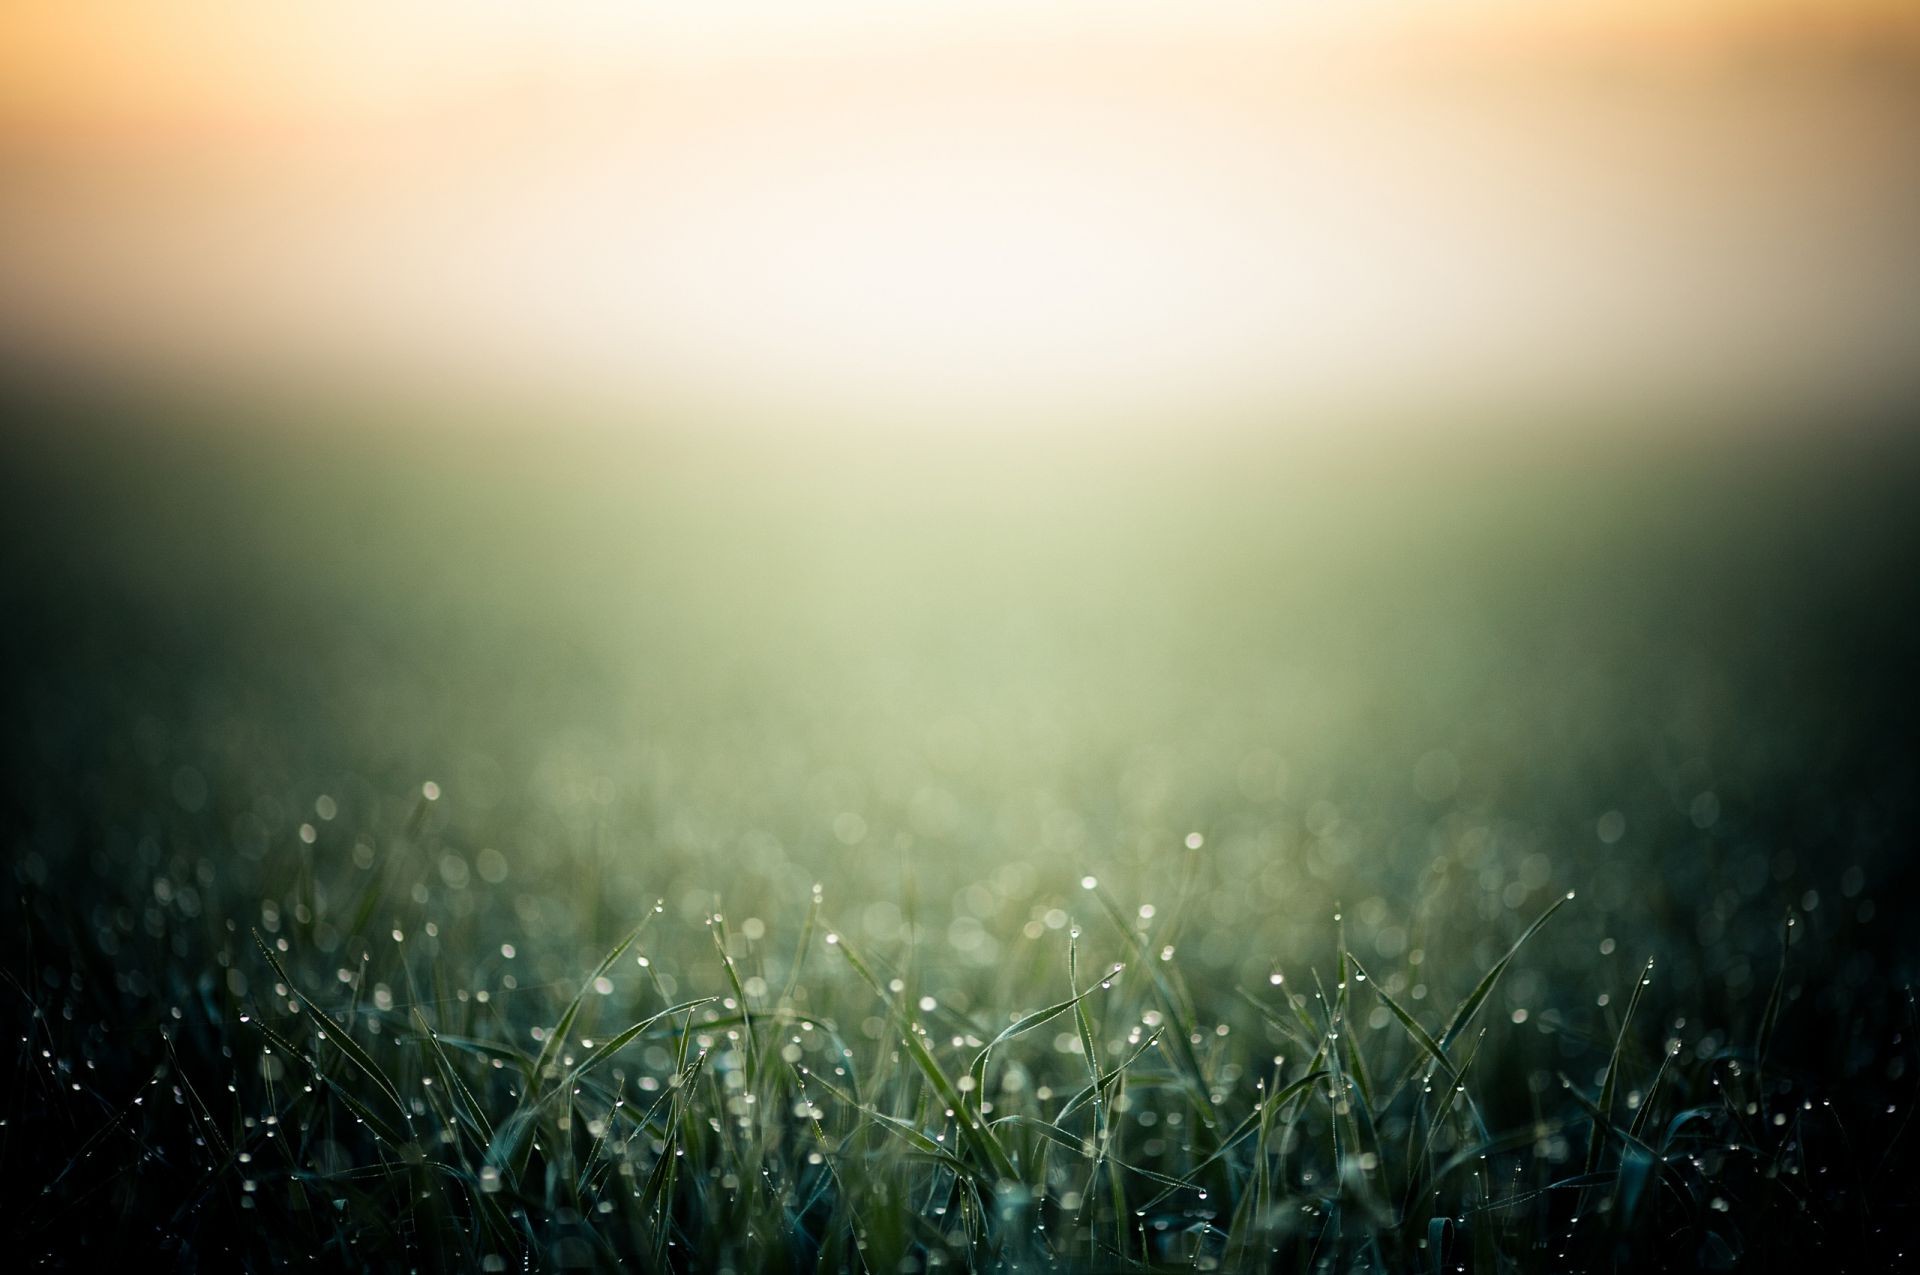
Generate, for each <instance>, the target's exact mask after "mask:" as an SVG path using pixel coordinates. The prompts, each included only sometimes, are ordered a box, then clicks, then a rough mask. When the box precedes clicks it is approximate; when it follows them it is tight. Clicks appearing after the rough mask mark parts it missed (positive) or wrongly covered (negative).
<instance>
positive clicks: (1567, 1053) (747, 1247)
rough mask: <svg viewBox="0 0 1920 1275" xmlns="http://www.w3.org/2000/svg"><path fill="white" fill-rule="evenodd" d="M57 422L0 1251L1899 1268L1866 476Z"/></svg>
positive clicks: (2, 947) (51, 439)
mask: <svg viewBox="0 0 1920 1275" xmlns="http://www.w3.org/2000/svg"><path fill="white" fill-rule="evenodd" d="M86 424H88V425H89V428H87V429H78V428H76V429H75V430H74V431H73V432H72V433H71V434H70V435H62V436H60V437H55V432H54V431H51V430H49V431H47V432H44V433H43V434H41V435H38V436H29V435H22V436H20V437H18V438H9V439H8V440H7V448H8V455H7V459H8V462H9V463H8V464H7V465H5V466H0V478H4V479H5V485H4V488H3V489H0V520H3V521H0V531H4V532H5V534H4V535H3V536H0V614H4V615H5V617H6V622H5V623H4V624H0V667H3V668H4V670H5V676H4V678H0V694H4V697H5V698H4V703H0V708H4V710H5V720H6V721H7V722H8V723H9V729H8V731H7V734H6V739H5V750H6V751H5V754H4V757H0V762H4V765H0V776H3V778H0V836H4V838H5V844H6V846H7V849H8V856H7V860H6V873H7V884H8V887H9V888H8V890H7V891H6V892H5V897H4V898H0V973H4V987H3V988H0V1004H4V1010H0V1017H4V1021H5V1022H6V1024H7V1026H8V1028H9V1029H10V1030H11V1032H12V1035H11V1037H10V1039H11V1040H12V1041H13V1042H14V1055H13V1058H12V1077H11V1081H10V1084H9V1086H8V1088H7V1090H6V1095H5V1099H4V1104H3V1105H0V1117H3V1118H4V1122H5V1123H4V1125H0V1178H3V1179H4V1182H3V1183H0V1185H4V1190H0V1229H3V1230H4V1233H5V1235H6V1237H7V1243H8V1247H7V1249H6V1252H7V1253H8V1254H9V1256H10V1258H11V1260H12V1262H13V1264H15V1265H18V1266H20V1267H21V1268H23V1269H25V1268H34V1267H42V1266H44V1267H54V1268H84V1267H93V1266H97V1265H99V1264H101V1263H103V1262H110V1261H114V1260H129V1261H132V1262H133V1263H134V1264H136V1265H138V1266H140V1267H141V1268H147V1267H157V1268H169V1269H170V1268H181V1269H231V1268H236V1267H237V1268H246V1269H279V1268H283V1267H284V1268H296V1267H313V1266H318V1267H321V1268H336V1267H351V1268H362V1267H365V1268H374V1269H392V1270H463V1271H464V1270H474V1269H489V1268H497V1269H506V1270H532V1269H538V1270H545V1269H561V1268H570V1267H574V1266H587V1267H596V1266H598V1267H611V1266H615V1265H624V1266H627V1267H633V1268H639V1269H649V1270H669V1269H670V1270H675V1271H694V1270H700V1271H717V1270H728V1269H730V1270H735V1271H741V1272H745V1271H754V1270H794V1271H821V1270H834V1271H838V1270H856V1271H873V1272H883V1271H884V1272H900V1271H926V1270H932V1269H936V1268H938V1269H947V1270H982V1271H985V1270H995V1271H998V1270H1010V1269H1015V1268H1018V1269H1024V1270H1034V1269H1058V1270H1146V1269H1153V1270H1171V1269H1183V1270H1192V1269H1221V1270H1229V1269H1232V1270H1240V1269H1273V1270H1289V1271H1295V1270H1297V1271H1320V1270H1329V1271H1345V1270H1352V1269H1365V1270H1376V1271H1412V1270H1418V1271H1457V1270H1472V1271H1496V1270H1517V1271H1531V1270H1556V1271H1559V1270H1617V1269H1638V1268H1642V1267H1647V1268H1654V1269H1660V1268H1670V1269H1688V1270H1691V1269H1696V1268H1699V1267H1701V1266H1709V1267H1712V1266H1733V1265H1742V1266H1761V1267H1767V1266H1777V1267H1782V1268H1786V1267H1793V1268H1812V1269H1840V1268H1849V1269H1863V1268H1874V1267H1888V1266H1898V1265H1899V1264H1900V1262H1901V1258H1902V1255H1903V1254H1904V1253H1905V1252H1906V1251H1907V1250H1908V1249H1909V1248H1910V1247H1911V1238H1912V1235H1913V1232H1914V1226H1915V1221H1916V1218H1915V1212H1914V1209H1915V1204H1916V1200H1915V1195H1916V1192H1915V1189H1914V1185H1913V1184H1914V1183H1915V1182H1916V1181H1920V1171H1917V1170H1920V1165H1916V1162H1915V1153H1914V1150H1913V1146H1914V1142H1913V1135H1912V1134H1911V1132H1910V1130H1909V1120H1910V1117H1911V1113H1912V1111H1913V1107H1914V1098H1915V1084H1916V1080H1920V1060H1917V1059H1916V1058H1915V1041H1916V1039H1917V1038H1920V1036H1917V1033H1920V1023H1917V1022H1916V1013H1915V1005H1914V1002H1913V998H1912V995H1911V993H1910V991H1909V988H1910V986H1911V982H1912V978H1913V973H1914V969H1915V962H1916V956H1917V955H1920V952H1917V951H1916V947H1915V944H1914V940H1913V938H1912V937H1911V931H1912V927H1911V925H1909V924H1908V920H1909V918H1910V917H1911V915H1912V912H1911V908H1912V903H1911V899H1912V889H1913V881H1912V875H1911V873H1912V869H1911V866H1910V863H1909V860H1910V858H1911V856H1910V854H1909V853H1908V849H1909V847H1910V846H1911V844H1912V841H1913V836H1914V834H1915V832H1916V831H1920V793H1917V792H1916V790H1915V787H1914V785H1913V784H1912V782H1911V778H1912V774H1913V773H1914V766H1915V764H1916V758H1915V753H1914V748H1913V743H1912V736H1911V729H1910V722H1909V715H1910V708H1909V705H1910V704H1911V703H1913V702H1915V700H1916V692H1917V691H1920V688H1916V686H1915V683H1916V680H1920V679H1916V677H1915V673H1914V670H1915V668H1916V667H1920V665H1916V663H1915V662H1914V660H1913V659H1912V655H1913V653H1914V652H1915V651H1916V650H1920V606H1913V605H1909V604H1910V603H1911V602H1913V601H1914V600H1915V599H1914V596H1913V595H1914V594H1915V591H1916V584H1915V582H1916V581H1920V535H1917V534H1915V520H1914V518H1913V516H1912V514H1911V510H1912V509H1913V508H1914V507H1915V503H1914V501H1913V499H1912V497H1913V495H1914V493H1916V492H1920V466H1916V465H1915V464H1914V463H1913V457H1912V455H1911V449H1907V448H1904V447H1892V446H1876V447H1873V448H1868V449H1864V450H1862V451H1860V452H1858V453H1857V454H1847V455H1841V454H1839V450H1837V449H1835V450H1831V451H1822V452H1821V453H1820V454H1819V455H1818V456H1814V455H1811V454H1810V453H1809V452H1807V451H1805V450H1793V449H1791V448H1787V447H1786V446H1785V445H1784V444H1782V445H1780V446H1781V449H1782V450H1780V451H1779V452H1777V453H1775V454H1769V455H1758V454H1755V453H1753V452H1752V451H1751V450H1741V451H1739V453H1738V455H1735V454H1734V452H1733V451H1732V450H1730V449H1727V448H1722V447H1706V446H1704V445H1703V446H1702V447H1701V448H1700V449H1699V450H1698V451H1696V452H1682V451H1677V450H1676V451H1673V452H1669V453H1661V454H1657V455H1655V454H1641V453H1637V452H1635V453H1632V454H1627V453H1604V452H1596V453H1595V454H1593V455H1588V456H1575V455H1571V454H1570V455H1565V456H1562V455H1560V454H1558V453H1554V454H1550V455H1540V454H1535V455H1531V456H1521V457H1518V458H1515V457H1504V458H1502V457H1501V456H1499V455H1498V454H1497V452H1496V451H1485V452H1479V453H1473V454H1466V455H1459V456H1453V455H1448V456H1446V457H1439V456H1437V455H1426V456H1397V457H1392V458H1387V459H1385V460H1378V463H1375V459H1377V458H1375V459H1369V460H1367V461H1366V462H1365V463H1362V462H1359V461H1356V460H1355V459H1354V458H1353V457H1350V456H1349V457H1345V458H1342V457H1341V456H1338V455H1334V456H1323V457H1319V458H1317V459H1315V458H1312V457H1303V456H1302V455H1299V454H1295V453H1289V452H1287V451H1286V450H1285V449H1278V450H1272V449H1269V450H1264V451H1263V450H1261V449H1258V448H1251V449H1243V450H1242V451H1240V452H1237V453H1233V454H1226V455H1220V454H1214V453H1212V452H1206V451H1205V449H1197V448H1196V449H1193V450H1191V451H1186V450H1182V451H1178V452H1170V453H1167V454H1160V453H1152V454H1147V453H1141V454H1134V453H1126V452H1124V450H1122V451H1119V452H1116V453H1115V454H1106V453H1102V454H1100V455H1090V454H1087V453H1084V452H1082V451H1079V450H1076V449H1071V448H1067V449H1061V451H1060V452H1059V454H1044V455H1040V456H1038V457H1037V458H1036V457H1035V456H1033V455H1029V454H1027V453H1020V454H1019V455H1017V456H1010V455H1008V454H1003V453H998V452H995V453H991V454H988V453H985V452H983V453H979V454H976V453H974V452H971V451H969V450H968V449H967V447H966V446H964V445H963V444H958V443H956V444H953V445H951V446H950V448H949V449H948V452H947V453H944V454H940V455H935V456H932V457H931V458H929V457H927V456H923V455H921V454H920V453H919V452H916V451H912V450H911V449H908V450H906V451H902V452H899V453H888V452H887V451H886V450H885V449H884V448H881V449H879V450H878V452H873V451H870V450H863V449H862V448H859V447H854V446H852V445H851V444H848V445H846V446H845V447H843V448H841V449H840V450H837V451H836V450H833V449H832V448H827V447H825V445H824V444H823V445H822V446H821V450H819V451H812V450H809V449H807V448H805V447H801V446H799V445H797V444H779V445H775V444H772V443H769V444H768V445H767V447H766V448H765V449H763V452H764V454H763V452H762V451H756V450H755V449H736V450H729V448H728V447H726V446H723V445H720V444H696V443H694V442H690V441H687V440H684V439H683V440H680V442H678V443H673V444H672V445H670V442H671V440H668V441H662V440H658V439H656V440H653V441H650V442H647V443H645V444H644V445H642V444H638V443H636V444H633V446H632V449H631V450H629V451H619V450H617V449H616V450H613V451H609V452H605V453H603V452H601V451H596V450H593V449H589V448H585V447H584V446H583V451H585V452H587V453H588V454H586V455H585V456H577V455H569V454H566V453H565V452H564V450H563V449H556V452H555V454H548V452H547V451H546V450H545V449H544V445H535V444H531V443H527V442H524V441H522V442H520V443H517V444H513V445H512V446H508V445H507V444H505V443H500V442H499V441H498V440H491V441H489V442H487V443H486V445H485V446H482V445H481V444H480V443H472V444H471V445H466V446H453V445H452V444H451V443H450V442H448V441H446V440H441V441H439V442H435V443H431V444H429V443H427V442H414V441H407V440H402V441H399V442H380V441H376V440H374V439H373V438H371V437H370V436H364V435H361V436H345V437H341V438H326V437H300V438H290V439H283V440H280V441H278V442H275V443H271V444H268V443H264V442H262V441H260V438H259V436H258V435H257V434H249V435H242V436H237V437H225V436H220V435H218V434H216V433H214V432H210V431H200V430H180V431H177V432H175V433H172V434H164V433H162V434H137V433H136V434H114V433H112V432H111V431H110V430H107V429H106V427H103V426H100V423H99V422H97V421H95V422H87V423H86ZM103 430H104V431H105V432H103ZM409 437H410V438H416V437H418V436H409ZM487 447H499V448H502V449H503V451H502V454H499V455H492V456H489V455H487V454H485V453H486V449H487ZM1629 451H1630V452H1631V449H1629ZM1389 461H1390V462H1391V463H1389Z"/></svg>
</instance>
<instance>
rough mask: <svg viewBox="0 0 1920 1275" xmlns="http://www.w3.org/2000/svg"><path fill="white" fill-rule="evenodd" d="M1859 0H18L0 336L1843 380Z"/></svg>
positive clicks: (1059, 378) (1861, 90)
mask: <svg viewBox="0 0 1920 1275" xmlns="http://www.w3.org/2000/svg"><path fill="white" fill-rule="evenodd" d="M1916 12H1920V11H1916V10H1915V9H1914V7H1913V6H1911V5H1908V4H1903V3H1899V2H1897V0H1748V2H1746V3H1740V2H1738V0H1612V2H1603V0H1566V2H1565V3H1557V4H1553V5H1540V4H1528V3H1522V2H1521V0H1406V2H1403V3H1387V2H1386V0H1356V2H1352V3H1339V4H1335V3H1330V2H1329V3H1312V2H1308V0H1294V2H1292V3H1266V4H1239V3H1205V2H1203V3H1197V4H1183V5H1177V6H1176V5H1153V4H1144V3H1125V2H1123V3H1102V4H1080V3H1052V4H1023V5H1015V4H1009V3H985V4H979V3H976V4H966V5H962V4H952V3H939V2H930V3H921V4H904V3H893V4H881V3H870V2H865V0H847V2H843V3H833V2H828V3H817V4H807V5H793V4H776V3H703V4H677V5H676V4H645V3H642V4H633V3H627V4H615V3H600V2H594V3H556V4H549V5H537V6H536V5H523V4H507V3H458V4H456V3H451V2H433V3H399V4H371V3H361V2H359V0H349V2H348V3H338V4H327V5H320V4H305V3H279V4H259V3H237V2H233V0H175V2H173V3H167V2H164V0H119V2H117V3H106V2H104V0H13V3H11V4H9V5H8V6H6V9H5V12H4V14H0V350H4V351H5V352H6V353H8V354H9V355H10V356H11V357H13V358H15V359H42V358H44V359H47V360H52V361H59V362H61V363H62V364H63V365H67V364H79V365H81V366H98V367H105V368H115V367H121V368H135V367H138V368H144V369H155V370H158V371H160V372H163V373H167V374H178V375H183V376H193V377H198V378H203V379H206V380H210V381H212V382H214V383H216V384H219V383H223V382H225V383H232V384H239V383H241V382H245V381H248V380H250V379H262V380H268V381H274V382H276V383H290V384H294V385H302V384H313V385H338V384H341V383H343V382H345V383H364V384H369V385H373V384H387V383H392V384H407V385H410V386H413V387H415V388H419V387H427V388H438V389H440V390H444V391H446V392H447V393H449V394H455V393H458V394H466V395H476V396H481V397H484V396H485V395H486V394H488V393H490V392H492V391H493V390H494V389H496V388H497V389H499V390H502V391H504V390H506V389H508V388H512V389H513V390H515V391H516V392H522V393H528V392H530V393H534V394H540V393H551V394H555V395H564V396H567V397H569V398H573V399H580V400H585V399H604V400H611V401H616V402H620V403H624V404H629V405H632V406H635V407H638V408H642V409H646V410H647V411H650V412H653V413H655V414H666V415H679V416H685V417H689V418H693V419H707V418H712V419H722V418H725V419H754V420H762V421H766V422H771V423H787V424H793V425H798V424H799V423H803V422H818V421H823V420H847V419H860V420H878V421H886V422H899V423H902V424H911V425H915V426H929V427H940V428H968V427H973V426H977V425H979V424H980V423H982V422H988V421H999V422H1008V421H1017V422H1023V423H1033V424H1042V423H1045V424H1056V425H1068V424H1088V423H1093V424H1111V423H1114V422H1117V421H1121V420H1126V421H1129V422H1136V423H1137V422H1141V421H1157V422H1167V421H1176V420H1180V419H1191V418H1193V417H1195V416H1201V415H1207V414H1234V413H1246V414H1254V415H1262V416H1268V417H1292V418H1298V419H1309V418H1313V417H1316V416H1321V415H1327V414H1329V412H1330V411H1331V409H1333V408H1335V407H1349V408H1350V407H1354V406H1367V405H1390V404H1393V403H1432V402H1439V401H1459V402H1472V401H1481V400H1491V399H1498V398H1501V397H1507V398H1512V399H1514V400H1516V401H1518V400H1522V399H1525V398H1527V397H1528V396H1530V395H1532V396H1536V397H1538V396H1546V397H1554V396H1559V397H1564V398H1568V399H1574V398H1579V397H1582V396H1588V397H1590V396H1593V395H1604V394H1627V393H1629V392H1631V393H1639V392H1645V393H1648V394H1655V395H1657V394H1661V393H1670V394H1673V395H1676V396H1686V395H1705V396H1716V395H1718V396H1729V395H1734V394H1748V395H1753V396H1756V397H1759V398H1767V397H1769V396H1777V395H1778V394H1781V393H1789V392H1805V393H1808V394H1818V393H1820V392H1822V391H1828V390H1833V389H1836V388H1839V387H1847V386H1859V385H1863V384H1866V385H1871V384H1877V383H1880V382H1883V381H1884V382H1886V383H1888V384H1891V383H1893V382H1894V381H1896V380H1897V379H1898V378H1899V377H1900V376H1901V375H1902V374H1903V369H1904V367H1905V364H1906V363H1908V362H1910V359H1909V358H1908V352H1909V350H1910V349H1911V347H1912V344H1913V341H1912V337H1913V335H1914V333H1915V331H1916V323H1917V322H1920V245H1917V244H1916V237H1915V236H1914V235H1913V234H1912V233H1911V230H1910V227H1911V226H1912V225H1914V224H1920V147H1916V146H1914V145H1913V142H1912V138H1913V137H1914V136H1916V135H1920V133H1917V132H1916V127H1915V126H1916V125H1917V124H1920V57H1917V56H1916V50H1920V18H1917V17H1916Z"/></svg>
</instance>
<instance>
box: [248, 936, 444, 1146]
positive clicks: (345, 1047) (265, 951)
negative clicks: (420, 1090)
mask: <svg viewBox="0 0 1920 1275" xmlns="http://www.w3.org/2000/svg"><path fill="white" fill-rule="evenodd" d="M253 941H254V943H255V945H257V946H258V947H259V949H260V951H261V954H262V955H264V956H265V957H266V958H267V964H268V965H270V966H272V967H273V972H274V973H275V974H276V975H278V976H279V979H280V981H281V982H282V983H284V984H285V985H286V988H287V991H288V992H289V993H290V994H291V995H293V996H295V997H298V998H299V1001H300V1003H301V1004H302V1005H304V1006H306V1009H307V1012H308V1013H309V1014H312V1015H313V1016H314V1017H315V1018H317V1019H319V1020H320V1024H321V1026H322V1027H323V1028H325V1029H326V1033H327V1039H328V1040H329V1041H331V1042H333V1044H334V1045H336V1046H337V1047H338V1048H339V1050H340V1052H341V1053H343V1054H345V1055H346V1057H347V1061H348V1062H351V1063H352V1064H353V1065H354V1066H355V1067H358V1068H359V1069H360V1070H361V1071H363V1072H365V1073H366V1075H367V1079H369V1080H371V1081H373V1083H374V1084H375V1085H377V1086H378V1087H379V1089H380V1092H381V1093H383V1094H385V1095H386V1096H387V1099H388V1100H389V1101H390V1102H392V1103H393V1105H394V1108H395V1109H396V1110H398V1111H399V1112H400V1114H401V1116H402V1117H403V1118H404V1119H405V1120H406V1121H407V1123H409V1124H411V1123H412V1120H413V1113H412V1112H410V1111H409V1110H408V1109H407V1104H406V1103H405V1102H403V1101H402V1100H401V1098H400V1090H399V1089H398V1088H397V1087H396V1086H395V1085H394V1083H393V1081H391V1080H389V1079H388V1078H387V1073H386V1072H384V1071H382V1070H380V1064H378V1063H376V1062H374V1061H373V1055H371V1054H369V1053H368V1052H367V1051H366V1050H365V1049H362V1048H361V1047H360V1042H359V1041H357V1040H355V1039H354V1038H353V1037H352V1036H351V1035H349V1034H348V1033H347V1029H346V1028H344V1027H342V1026H341V1025H340V1024H339V1023H337V1022H335V1021H334V1020H333V1017H332V1016H331V1015H330V1014H328V1013H327V1011H326V1010H324V1009H322V1008H320V1006H319V1005H317V1004H315V1003H314V1001H313V999H312V998H311V997H309V996H308V995H307V994H306V993H305V992H303V991H301V990H300V988H299V985H298V984H296V983H295V982H294V981H293V979H292V978H291V977H290V976H289V975H288V974H287V971H286V968H285V967H284V966H282V965H281V964H280V959H279V958H278V957H277V956H275V955H274V954H273V949H272V948H271V947H269V946H268V945H267V942H266V940H265V939H263V938H261V937H260V932H259V931H258V930H255V931H254V934H253Z"/></svg>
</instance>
